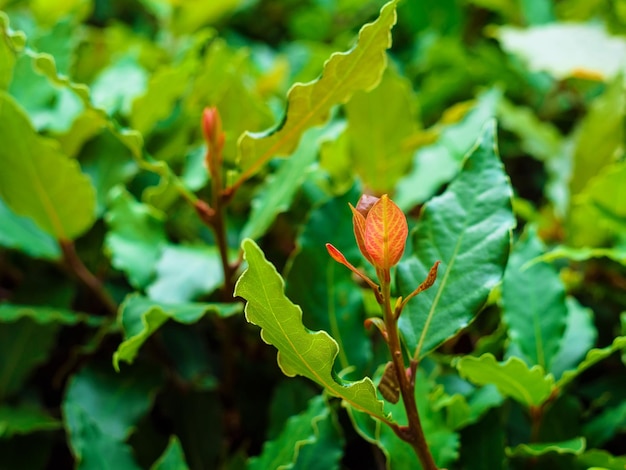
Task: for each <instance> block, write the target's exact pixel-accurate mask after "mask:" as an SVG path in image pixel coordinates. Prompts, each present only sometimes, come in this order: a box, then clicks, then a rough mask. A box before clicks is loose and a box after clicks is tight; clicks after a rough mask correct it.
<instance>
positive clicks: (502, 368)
mask: <svg viewBox="0 0 626 470" xmlns="http://www.w3.org/2000/svg"><path fill="white" fill-rule="evenodd" d="M455 366H456V368H457V369H458V371H459V372H460V374H461V376H463V377H465V378H466V379H468V380H470V381H471V382H474V383H475V384H477V385H487V384H494V385H495V386H496V387H498V391H499V392H500V393H502V394H503V395H504V396H507V397H511V398H513V399H514V400H516V401H518V402H519V403H521V404H522V405H525V406H527V407H530V406H540V405H542V404H543V403H544V402H545V401H546V400H547V399H548V398H549V397H550V394H551V393H552V390H553V388H554V378H553V377H552V376H551V375H545V372H544V370H543V369H542V368H541V367H540V366H533V367H531V368H530V369H529V368H528V366H527V365H526V363H525V362H524V361H522V360H521V359H519V358H517V357H510V358H509V359H508V360H507V361H505V362H497V361H496V359H495V357H494V356H493V355H492V354H483V355H482V356H480V357H472V356H465V357H462V358H460V359H459V360H457V361H456V362H455Z"/></svg>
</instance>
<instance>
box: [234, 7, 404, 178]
mask: <svg viewBox="0 0 626 470" xmlns="http://www.w3.org/2000/svg"><path fill="white" fill-rule="evenodd" d="M396 3H397V0H392V1H390V2H388V3H387V4H386V5H385V6H384V7H383V8H382V10H381V12H380V16H379V18H378V19H377V20H376V21H374V22H373V23H370V24H368V25H366V26H364V27H363V28H362V29H361V31H360V33H359V39H358V41H357V44H356V45H355V46H354V48H353V49H351V50H350V51H348V52H344V53H335V54H333V55H332V56H331V57H330V59H328V61H327V62H326V64H325V65H324V71H323V72H322V76H321V77H320V78H319V79H318V80H316V81H313V82H310V83H306V84H302V83H297V84H295V85H294V86H293V87H292V88H291V90H290V91H289V94H288V96H287V111H286V115H285V117H284V118H283V122H282V123H281V124H280V126H279V127H278V128H277V129H273V130H271V131H269V132H267V133H258V134H252V133H249V132H248V133H245V134H243V135H242V136H241V138H240V140H239V165H240V167H241V169H242V171H243V176H242V177H243V178H248V177H250V176H251V175H253V174H254V173H256V172H257V171H258V170H259V169H260V168H261V166H263V165H264V164H265V163H266V162H267V161H268V160H269V159H270V158H272V157H275V156H279V155H289V154H290V153H291V152H292V151H293V150H294V148H295V147H296V145H297V143H298V141H299V139H300V136H301V135H302V133H303V132H304V131H305V130H306V129H308V128H309V127H312V126H315V125H319V124H322V123H323V122H324V121H325V120H326V119H327V118H328V113H329V112H330V110H331V108H332V107H333V106H334V105H336V104H340V103H345V102H346V101H348V100H349V99H350V97H351V96H352V94H353V93H354V92H355V91H357V90H370V89H372V88H373V87H375V86H376V85H377V84H378V83H379V81H380V78H381V76H382V73H383V71H384V70H385V67H386V65H387V56H386V53H385V51H386V50H387V49H388V48H389V47H390V46H391V35H390V30H391V27H392V26H393V25H394V23H395V22H396V10H395V9H396Z"/></svg>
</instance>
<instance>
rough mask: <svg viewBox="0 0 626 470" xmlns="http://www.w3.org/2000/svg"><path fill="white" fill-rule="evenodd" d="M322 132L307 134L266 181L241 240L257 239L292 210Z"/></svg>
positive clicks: (315, 154)
mask: <svg viewBox="0 0 626 470" xmlns="http://www.w3.org/2000/svg"><path fill="white" fill-rule="evenodd" d="M323 132H324V130H323V129H319V128H317V129H311V130H309V131H307V132H305V134H304V136H303V137H302V139H301V140H300V144H299V145H298V148H297V149H296V151H295V152H294V154H293V155H292V156H291V158H290V159H289V160H286V161H283V162H282V163H281V166H280V168H279V169H278V171H277V172H276V173H275V174H273V175H271V176H269V177H268V178H267V179H266V180H265V184H264V186H263V187H262V189H261V193H260V194H259V196H257V197H255V198H254V199H253V200H252V203H251V206H252V209H251V211H250V216H249V217H248V220H247V222H246V224H245V225H244V226H243V229H241V239H242V240H243V239H244V238H252V239H258V238H259V237H261V236H262V235H264V234H265V232H266V231H267V230H268V229H269V228H270V226H271V225H272V223H273V222H274V219H275V218H276V216H277V215H278V214H280V213H281V212H284V211H286V210H287V209H289V206H290V204H291V202H292V200H293V198H294V196H295V195H296V192H297V191H298V190H299V189H300V187H301V186H302V183H304V180H305V178H306V176H307V172H308V171H309V167H310V166H311V165H312V164H313V162H315V159H316V158H317V145H316V144H317V141H318V139H319V138H320V136H321V135H322V134H323Z"/></svg>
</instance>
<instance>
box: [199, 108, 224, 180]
mask: <svg viewBox="0 0 626 470" xmlns="http://www.w3.org/2000/svg"><path fill="white" fill-rule="evenodd" d="M202 132H203V133H204V139H205V140H206V143H207V155H206V165H207V167H208V168H209V173H210V174H211V176H212V177H214V178H215V176H216V174H217V172H218V171H220V169H221V167H222V149H223V148H224V140H225V137H224V132H223V131H222V118H221V117H220V113H219V112H218V110H217V108H215V107H213V108H204V111H203V112H202Z"/></svg>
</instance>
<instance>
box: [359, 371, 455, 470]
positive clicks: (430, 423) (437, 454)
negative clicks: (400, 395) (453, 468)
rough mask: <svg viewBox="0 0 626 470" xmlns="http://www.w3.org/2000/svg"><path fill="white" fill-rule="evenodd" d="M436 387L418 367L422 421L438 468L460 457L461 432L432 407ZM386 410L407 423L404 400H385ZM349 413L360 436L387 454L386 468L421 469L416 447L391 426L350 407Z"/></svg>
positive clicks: (416, 394) (417, 398)
mask: <svg viewBox="0 0 626 470" xmlns="http://www.w3.org/2000/svg"><path fill="white" fill-rule="evenodd" d="M433 387H434V384H433V382H432V380H430V379H429V378H428V377H427V376H426V374H425V373H424V371H423V370H422V369H418V372H417V378H416V380H415V400H416V403H417V407H418V411H419V414H420V421H421V424H422V428H423V431H424V435H425V437H426V442H427V443H428V447H429V449H430V452H431V454H432V456H433V459H434V460H435V463H436V464H437V465H438V468H443V467H446V466H448V465H450V464H452V462H454V461H456V460H457V459H458V456H459V455H458V452H459V435H458V434H457V433H456V432H454V431H452V430H451V429H450V428H449V427H448V426H447V425H446V420H445V417H444V413H443V411H442V410H435V409H434V408H433V407H432V397H431V392H432V391H433ZM385 409H386V410H389V411H391V413H392V415H393V416H394V418H395V419H396V420H397V421H398V422H400V423H404V422H406V412H405V410H404V406H403V404H402V402H401V401H400V402H398V403H396V404H395V405H391V404H389V403H385ZM348 412H349V413H350V418H351V419H352V423H353V424H354V425H355V428H356V430H357V432H358V433H359V434H360V435H361V437H363V438H364V439H366V440H367V441H369V442H371V443H373V444H375V445H377V446H378V447H379V448H380V449H381V450H382V452H383V453H384V454H385V457H386V460H387V462H386V468H387V470H395V469H403V468H407V469H408V468H422V467H421V466H419V467H418V465H419V463H418V462H419V461H418V459H417V457H416V455H415V451H414V450H413V448H412V447H411V446H410V445H409V444H407V443H406V442H404V441H402V440H401V439H400V438H398V436H397V435H396V434H395V433H394V432H393V430H392V429H391V428H390V427H389V426H383V425H381V423H379V422H376V421H374V420H372V419H370V418H369V417H368V416H367V415H365V414H363V413H358V412H355V410H353V409H352V408H350V407H349V408H348Z"/></svg>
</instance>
